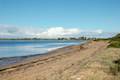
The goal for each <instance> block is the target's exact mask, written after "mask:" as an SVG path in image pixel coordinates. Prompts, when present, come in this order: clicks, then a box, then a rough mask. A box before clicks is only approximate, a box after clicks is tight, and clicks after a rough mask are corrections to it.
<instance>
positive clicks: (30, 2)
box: [0, 0, 120, 38]
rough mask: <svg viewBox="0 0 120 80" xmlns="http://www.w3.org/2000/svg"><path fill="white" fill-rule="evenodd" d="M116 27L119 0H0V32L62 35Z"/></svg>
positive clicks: (118, 28) (119, 20)
mask: <svg viewBox="0 0 120 80" xmlns="http://www.w3.org/2000/svg"><path fill="white" fill-rule="evenodd" d="M119 31H120V0H0V36H2V37H5V36H6V37H10V36H12V37H14V36H24V37H26V36H34V37H49V38H52V37H61V36H62V37H63V36H74V35H78V34H80V33H87V34H88V33H92V34H95V35H96V34H98V35H100V34H102V33H105V32H107V33H117V32H119Z"/></svg>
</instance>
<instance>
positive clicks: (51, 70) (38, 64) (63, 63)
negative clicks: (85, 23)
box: [0, 41, 109, 80]
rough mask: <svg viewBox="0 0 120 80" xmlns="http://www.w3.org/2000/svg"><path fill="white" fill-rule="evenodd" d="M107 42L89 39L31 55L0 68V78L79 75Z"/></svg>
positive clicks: (41, 79)
mask: <svg viewBox="0 0 120 80" xmlns="http://www.w3.org/2000/svg"><path fill="white" fill-rule="evenodd" d="M108 44H109V43H108V42H105V41H97V42H96V41H89V42H87V43H85V44H82V45H77V46H68V47H64V48H61V49H57V50H54V51H51V52H49V54H47V55H45V56H44V55H43V56H36V57H32V58H30V59H27V60H25V61H24V62H21V63H18V64H15V65H11V66H7V67H6V68H3V69H1V71H0V77H1V80H49V79H50V80H59V78H60V77H59V76H62V77H64V79H60V80H69V79H66V78H71V77H72V78H73V76H74V75H75V76H76V75H79V74H80V72H81V70H82V69H84V66H87V65H88V64H90V63H94V59H97V58H96V56H97V55H100V54H101V53H103V51H104V50H106V47H107V46H108ZM67 76H69V77H67ZM44 78H45V79H44ZM52 78H55V79H52ZM72 80H75V79H72Z"/></svg>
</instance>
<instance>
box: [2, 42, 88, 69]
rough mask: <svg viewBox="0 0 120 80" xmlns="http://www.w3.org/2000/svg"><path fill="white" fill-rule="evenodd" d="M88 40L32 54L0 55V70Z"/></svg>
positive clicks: (49, 54)
mask: <svg viewBox="0 0 120 80" xmlns="http://www.w3.org/2000/svg"><path fill="white" fill-rule="evenodd" d="M88 42H90V41H87V42H83V43H81V44H78V45H71V46H65V47H61V48H57V49H55V50H51V51H48V52H46V53H43V54H33V55H26V56H13V57H1V58H0V71H3V70H5V69H8V68H11V67H13V66H16V65H21V64H25V63H26V61H27V62H29V61H30V60H33V59H35V58H43V57H49V56H51V55H54V54H55V53H56V52H59V51H61V50H66V49H67V48H71V47H74V46H82V45H85V44H87V43H88ZM57 54H58V53H56V55H57Z"/></svg>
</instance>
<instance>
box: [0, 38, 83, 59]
mask: <svg viewBox="0 0 120 80" xmlns="http://www.w3.org/2000/svg"><path fill="white" fill-rule="evenodd" d="M83 42H84V41H62V40H0V58H1V57H13V56H26V55H34V54H45V53H47V52H49V51H51V50H55V49H58V48H61V47H65V46H70V45H78V44H81V43H83Z"/></svg>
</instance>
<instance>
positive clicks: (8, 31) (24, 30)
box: [0, 25, 103, 38]
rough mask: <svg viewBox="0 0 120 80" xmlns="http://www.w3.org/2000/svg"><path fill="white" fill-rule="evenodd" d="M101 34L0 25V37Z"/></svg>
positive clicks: (75, 29) (74, 30)
mask: <svg viewBox="0 0 120 80" xmlns="http://www.w3.org/2000/svg"><path fill="white" fill-rule="evenodd" d="M101 34H103V30H101V29H97V30H82V29H79V28H64V27H51V28H47V29H44V28H40V27H38V28H37V27H36V28H35V27H15V26H9V25H0V37H1V36H2V37H38V38H58V37H74V36H77V37H79V36H93V35H94V36H98V35H101Z"/></svg>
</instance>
